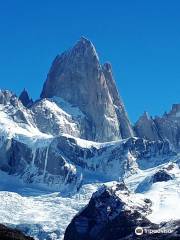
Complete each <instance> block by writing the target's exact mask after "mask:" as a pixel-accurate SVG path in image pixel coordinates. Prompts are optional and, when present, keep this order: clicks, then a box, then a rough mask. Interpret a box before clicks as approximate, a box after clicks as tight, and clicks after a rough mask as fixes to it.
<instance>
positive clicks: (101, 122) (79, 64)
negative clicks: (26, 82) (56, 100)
mask: <svg viewBox="0 0 180 240" xmlns="http://www.w3.org/2000/svg"><path fill="white" fill-rule="evenodd" d="M54 96H57V97H61V98H62V99H64V100H65V101H67V102H69V103H71V104H73V105H75V106H78V107H79V108H80V110H81V111H82V112H83V113H84V114H85V115H86V117H87V120H88V122H89V129H90V130H89V132H88V133H87V134H86V136H87V139H90V140H95V141H100V142H105V141H111V140H117V139H120V138H125V137H132V136H133V130H132V127H131V125H130V122H129V120H128V117H127V114H126V112H125V109H124V106H123V104H122V102H121V100H120V99H119V96H118V92H117V89H116V86H115V82H114V80H113V77H112V70H111V69H110V67H109V65H107V64H105V65H104V66H103V67H102V66H101V65H100V63H99V59H98V56H97V53H96V50H95V48H94V46H93V44H92V43H91V42H90V41H89V40H87V39H85V38H81V39H80V40H79V41H78V42H77V44H76V45H75V46H74V47H73V48H72V49H71V50H69V51H67V52H64V53H63V54H61V55H60V56H59V55H58V56H57V57H56V58H55V60H54V62H53V64H52V67H51V69H50V72H49V74H48V77H47V80H46V82H45V84H44V87H43V90H42V93H41V98H52V97H54Z"/></svg>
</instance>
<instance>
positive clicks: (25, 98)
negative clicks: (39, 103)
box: [19, 88, 33, 107]
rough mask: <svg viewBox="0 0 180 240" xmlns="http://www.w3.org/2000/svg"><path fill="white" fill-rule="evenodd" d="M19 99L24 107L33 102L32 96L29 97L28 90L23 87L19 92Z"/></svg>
mask: <svg viewBox="0 0 180 240" xmlns="http://www.w3.org/2000/svg"><path fill="white" fill-rule="evenodd" d="M19 100H20V101H21V102H22V104H23V105H24V106H25V107H30V106H32V104H33V100H32V98H30V97H29V94H28V92H27V91H26V89H25V88H24V90H23V91H22V92H21V94H20V95H19Z"/></svg>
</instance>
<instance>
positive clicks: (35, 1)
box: [0, 0, 180, 122]
mask: <svg viewBox="0 0 180 240" xmlns="http://www.w3.org/2000/svg"><path fill="white" fill-rule="evenodd" d="M82 35H83V36H85V37H87V38H89V39H90V40H91V41H92V42H93V43H94V45H95V46H96V49H97V52H98V54H99V57H100V59H101V62H102V63H103V62H106V61H110V62H111V63H112V66H113V70H114V76H115V79H116V82H117V86H118V89H119V91H120V94H121V96H122V98H123V100H124V103H125V105H126V109H127V111H128V114H129V116H130V119H131V120H132V121H133V122H134V121H136V120H137V118H138V116H139V115H141V114H142V113H143V111H144V110H146V111H148V112H149V113H150V115H153V116H154V115H160V114H162V113H163V112H164V111H165V110H169V109H170V107H171V105H172V103H178V102H180V1H179V0H173V1H170V0H151V1H145V0H111V1H103V0H99V1H97V0H96V1H95V0H91V1H85V0H76V1H75V0H71V1H69V0H66V1H64V0H59V1H57V0H31V1H25V0H15V1H12V0H2V1H1V3H0V88H3V89H10V90H12V91H14V92H15V93H16V94H19V93H20V91H21V90H22V89H23V88H24V87H26V88H27V89H28V91H29V93H30V95H31V96H32V97H33V98H34V99H36V98H38V97H39V95H40V92H41V89H42V85H43V82H44V81H45V79H46V75H47V73H48V70H49V68H50V65H51V62H52V60H53V59H54V57H55V56H56V55H57V54H58V53H61V52H63V51H64V50H65V49H67V48H70V47H71V46H72V45H73V44H74V43H75V42H76V41H77V40H78V39H79V38H80V36H82Z"/></svg>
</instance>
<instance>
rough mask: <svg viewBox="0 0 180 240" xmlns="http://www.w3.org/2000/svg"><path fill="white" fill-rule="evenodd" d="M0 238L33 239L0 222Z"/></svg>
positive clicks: (11, 239) (4, 239) (6, 239)
mask: <svg viewBox="0 0 180 240" xmlns="http://www.w3.org/2000/svg"><path fill="white" fill-rule="evenodd" d="M0 239H2V240H33V239H34V238H32V237H27V236H25V235H24V234H23V233H21V232H20V231H19V230H16V229H11V228H8V227H5V226H4V225H2V224H0Z"/></svg>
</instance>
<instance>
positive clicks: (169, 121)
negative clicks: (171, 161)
mask: <svg viewBox="0 0 180 240" xmlns="http://www.w3.org/2000/svg"><path fill="white" fill-rule="evenodd" d="M134 129H135V132H136V134H137V136H139V137H143V138H146V139H149V140H154V141H157V140H168V141H169V142H170V143H171V144H172V145H173V146H174V147H175V148H179V146H180V104H173V106H172V110H171V111H170V112H169V113H165V114H164V115H163V116H162V117H155V118H154V119H153V118H150V117H149V116H148V115H147V113H145V114H144V115H143V116H142V117H140V118H139V120H138V121H137V123H136V124H135V127H134Z"/></svg>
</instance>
